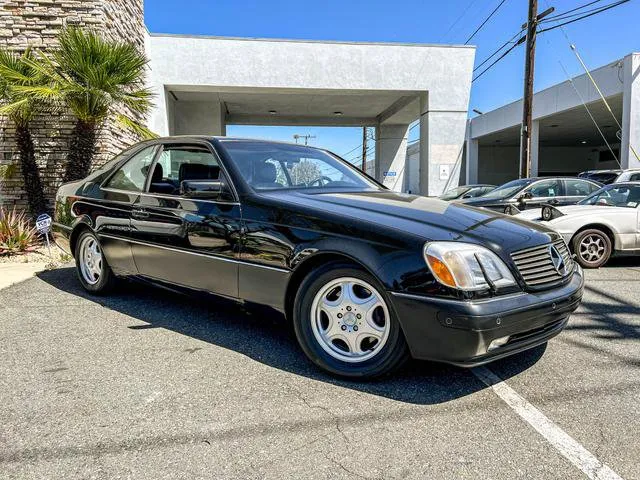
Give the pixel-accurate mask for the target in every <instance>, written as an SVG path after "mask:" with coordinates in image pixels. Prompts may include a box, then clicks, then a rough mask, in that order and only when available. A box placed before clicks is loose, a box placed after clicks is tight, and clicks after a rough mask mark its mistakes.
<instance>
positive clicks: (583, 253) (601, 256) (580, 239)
mask: <svg viewBox="0 0 640 480" xmlns="http://www.w3.org/2000/svg"><path fill="white" fill-rule="evenodd" d="M592 241H593V242H596V243H593V245H594V248H596V245H600V246H601V248H602V251H601V253H598V255H597V256H596V255H595V253H594V252H593V250H591V251H590V250H589V248H590V247H587V244H588V243H590V242H592ZM572 248H573V252H574V253H575V254H576V261H577V262H578V263H579V264H580V265H581V266H582V267H583V268H599V267H601V266H602V265H604V264H605V263H607V262H608V261H609V258H610V257H611V251H612V248H611V239H610V238H609V235H607V234H606V233H605V232H603V231H602V230H598V229H597V228H590V229H587V230H583V231H582V232H580V233H578V234H577V235H576V236H575V237H573V241H572ZM597 248H598V250H599V249H600V247H597ZM596 257H597V258H596Z"/></svg>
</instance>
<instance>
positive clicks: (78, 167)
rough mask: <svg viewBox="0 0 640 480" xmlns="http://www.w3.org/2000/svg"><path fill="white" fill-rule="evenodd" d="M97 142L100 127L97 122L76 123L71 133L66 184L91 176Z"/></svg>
mask: <svg viewBox="0 0 640 480" xmlns="http://www.w3.org/2000/svg"><path fill="white" fill-rule="evenodd" d="M97 140H98V125H97V124H96V123H95V122H86V121H84V120H78V121H77V122H76V126H75V127H74V128H73V132H72V133H71V142H70V144H69V154H68V156H67V168H66V170H65V172H64V178H63V180H64V182H74V181H76V180H80V179H82V178H84V177H86V176H87V175H88V174H89V170H90V169H91V162H92V161H93V155H94V154H95V150H96V143H97Z"/></svg>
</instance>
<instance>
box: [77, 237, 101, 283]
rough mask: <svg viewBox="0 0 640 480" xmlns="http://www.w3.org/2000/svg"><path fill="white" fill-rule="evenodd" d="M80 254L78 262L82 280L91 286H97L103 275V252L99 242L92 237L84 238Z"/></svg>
mask: <svg viewBox="0 0 640 480" xmlns="http://www.w3.org/2000/svg"><path fill="white" fill-rule="evenodd" d="M79 252H80V255H79V256H78V262H79V263H80V272H81V273H82V278H83V279H84V280H85V281H86V282H87V283H88V284H89V285H95V284H96V283H98V281H99V280H100V276H101V275H102V250H101V249H100V245H99V244H98V240H96V239H95V238H94V237H92V236H87V237H85V238H83V239H82V243H81V244H80V249H79Z"/></svg>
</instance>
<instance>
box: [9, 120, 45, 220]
mask: <svg viewBox="0 0 640 480" xmlns="http://www.w3.org/2000/svg"><path fill="white" fill-rule="evenodd" d="M16 143H17V144H18V150H19V156H20V170H21V171H22V179H23V181H24V190H25V192H26V193H27V201H28V202H29V212H30V213H31V215H32V216H33V217H34V218H35V217H37V216H38V215H40V214H41V213H46V212H48V211H49V207H48V205H47V200H46V199H45V197H44V189H43V188H42V181H41V180H40V172H39V171H38V165H37V163H36V155H35V148H34V146H33V138H32V137H31V132H30V131H29V127H28V126H26V125H16Z"/></svg>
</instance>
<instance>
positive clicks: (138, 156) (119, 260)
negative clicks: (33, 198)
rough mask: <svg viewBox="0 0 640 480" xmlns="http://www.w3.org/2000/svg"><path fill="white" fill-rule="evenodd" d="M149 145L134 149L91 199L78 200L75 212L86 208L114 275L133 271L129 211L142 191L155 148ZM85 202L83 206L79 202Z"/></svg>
mask: <svg viewBox="0 0 640 480" xmlns="http://www.w3.org/2000/svg"><path fill="white" fill-rule="evenodd" d="M158 148H159V147H158V145H150V146H146V147H143V148H142V149H138V150H135V151H134V152H133V153H132V154H131V156H130V157H129V159H128V160H126V161H125V163H124V164H122V165H121V166H120V167H119V168H118V169H117V170H116V171H115V172H114V173H113V174H112V175H110V176H109V177H108V178H107V179H106V180H105V181H104V182H103V183H102V185H101V186H100V187H99V188H100V194H99V195H95V196H92V200H91V202H89V201H80V202H78V203H79V205H78V210H77V212H76V213H79V214H82V212H83V211H84V210H85V209H86V210H87V211H90V212H91V214H90V216H91V217H92V220H93V229H94V231H95V232H96V234H97V235H98V237H99V238H100V243H101V246H102V250H103V251H104V254H105V256H106V258H107V261H108V262H109V265H110V266H111V268H112V269H113V271H114V272H115V273H116V274H119V275H129V274H136V273H137V269H136V266H135V263H134V261H133V253H132V251H131V243H130V240H131V214H132V210H133V206H134V205H135V203H136V202H137V201H138V199H139V197H140V194H141V193H142V192H143V191H144V189H145V185H146V181H147V176H148V173H149V169H150V167H151V164H152V163H153V160H154V158H155V155H156V153H157V150H158ZM83 203H86V206H85V205H82V204H83Z"/></svg>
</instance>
